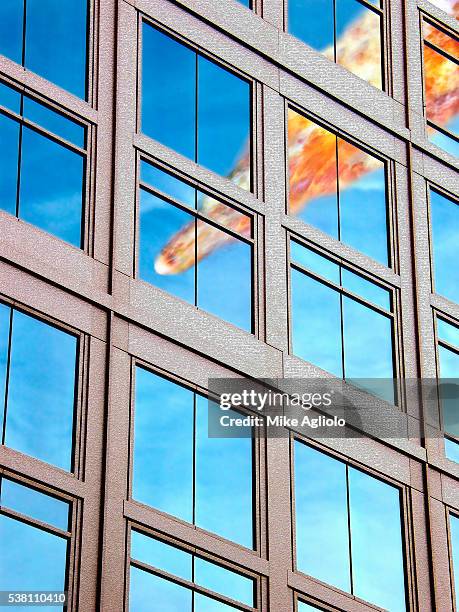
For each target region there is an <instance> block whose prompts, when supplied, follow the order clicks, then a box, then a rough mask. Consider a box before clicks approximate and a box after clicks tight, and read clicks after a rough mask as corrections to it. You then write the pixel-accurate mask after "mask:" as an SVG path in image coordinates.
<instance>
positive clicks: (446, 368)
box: [438, 346, 459, 437]
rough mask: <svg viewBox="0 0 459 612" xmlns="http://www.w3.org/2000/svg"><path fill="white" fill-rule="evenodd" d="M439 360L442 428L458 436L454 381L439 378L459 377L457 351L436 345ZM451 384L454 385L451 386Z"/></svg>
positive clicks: (458, 411) (458, 416)
mask: <svg viewBox="0 0 459 612" xmlns="http://www.w3.org/2000/svg"><path fill="white" fill-rule="evenodd" d="M438 355H439V360H440V368H439V369H440V377H441V378H440V381H439V382H440V383H443V384H441V385H440V387H439V396H440V402H441V410H442V416H443V428H444V430H445V431H446V432H447V433H449V434H451V435H453V436H458V437H459V410H458V402H457V386H456V385H455V384H454V381H447V380H446V381H442V380H441V379H448V378H455V379H458V378H459V353H455V352H454V351H450V350H449V349H447V348H445V347H444V346H439V347H438ZM452 385H454V386H453V387H452Z"/></svg>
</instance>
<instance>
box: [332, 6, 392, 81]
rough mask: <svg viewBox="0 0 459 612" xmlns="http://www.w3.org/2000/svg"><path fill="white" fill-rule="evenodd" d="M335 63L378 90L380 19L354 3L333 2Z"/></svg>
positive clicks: (380, 75)
mask: <svg viewBox="0 0 459 612" xmlns="http://www.w3.org/2000/svg"><path fill="white" fill-rule="evenodd" d="M336 61H337V62H338V64H341V65H342V66H344V67H345V68H347V69H348V70H350V71H351V72H353V73H354V74H356V75H357V76H359V77H361V78H362V79H365V80H366V81H368V82H369V83H371V84H372V85H374V86H375V87H378V88H379V89H381V88H382V64H381V22H380V17H379V15H378V14H377V13H375V12H373V11H372V10H371V9H368V8H366V7H365V6H364V5H363V4H360V2H358V0H336Z"/></svg>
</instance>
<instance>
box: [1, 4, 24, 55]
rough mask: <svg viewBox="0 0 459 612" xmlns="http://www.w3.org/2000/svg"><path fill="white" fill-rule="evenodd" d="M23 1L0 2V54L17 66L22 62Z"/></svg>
mask: <svg viewBox="0 0 459 612" xmlns="http://www.w3.org/2000/svg"><path fill="white" fill-rule="evenodd" d="M23 11H24V2H23V0H2V1H1V2H0V53H1V54H2V55H6V57H9V58H10V59H12V60H13V61H14V62H16V63H17V64H20V63H21V62H22V27H23V18H24V17H23Z"/></svg>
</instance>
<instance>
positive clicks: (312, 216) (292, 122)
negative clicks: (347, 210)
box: [288, 110, 338, 238]
mask: <svg viewBox="0 0 459 612" xmlns="http://www.w3.org/2000/svg"><path fill="white" fill-rule="evenodd" d="M288 152H289V153H288V154H289V173H290V192H289V210H290V213H291V214H298V216H299V217H300V218H301V219H303V221H305V222H306V223H310V224H311V225H314V226H315V227H317V228H318V229H320V230H322V231H323V232H326V233H327V234H330V235H331V236H333V237H334V238H338V195H337V190H338V180H337V165H336V136H335V134H332V132H329V131H328V130H326V129H325V128H323V127H322V126H320V125H318V124H315V123H313V122H312V121H310V120H309V119H307V118H306V117H303V116H302V115H300V114H298V113H295V112H294V111H292V110H289V112H288Z"/></svg>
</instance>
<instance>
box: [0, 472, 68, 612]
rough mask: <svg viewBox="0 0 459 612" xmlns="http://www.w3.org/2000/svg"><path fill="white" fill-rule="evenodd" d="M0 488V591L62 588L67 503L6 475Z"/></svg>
mask: <svg viewBox="0 0 459 612" xmlns="http://www.w3.org/2000/svg"><path fill="white" fill-rule="evenodd" d="M0 491H1V493H0V541H1V543H2V546H1V547H0V590H1V591H26V590H30V591H36V590H37V591H63V590H64V588H65V584H66V579H65V578H66V570H67V549H68V544H69V541H68V535H67V534H66V533H63V532H67V529H68V516H69V504H68V503H67V502H64V501H62V500H58V499H57V498H54V497H51V496H50V495H47V494H44V493H41V492H39V491H37V490H35V489H31V488H29V487H26V486H24V485H22V484H19V483H17V482H13V481H11V480H9V479H7V478H2V479H1V481H0ZM16 512H17V513H21V514H23V515H25V516H27V520H28V522H27V523H24V522H23V521H22V520H20V518H19V517H18V516H17V515H15V514H14V513H16ZM37 521H39V522H37ZM47 609H48V608H47ZM49 609H50V610H51V609H52V610H59V609H60V610H63V607H62V606H60V607H59V606H53V607H52V608H49Z"/></svg>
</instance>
